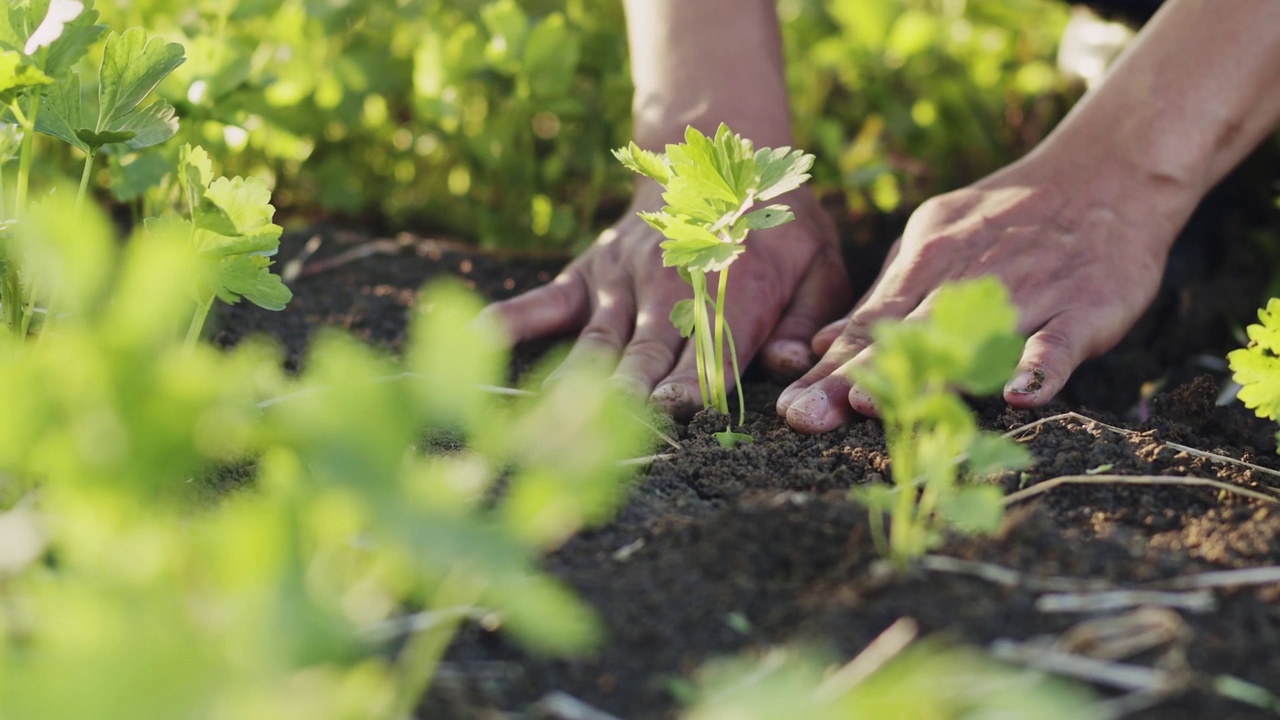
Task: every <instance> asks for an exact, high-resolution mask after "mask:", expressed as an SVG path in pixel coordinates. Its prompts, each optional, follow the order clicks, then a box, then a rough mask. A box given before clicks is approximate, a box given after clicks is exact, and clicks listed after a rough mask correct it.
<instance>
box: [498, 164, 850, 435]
mask: <svg viewBox="0 0 1280 720" xmlns="http://www.w3.org/2000/svg"><path fill="white" fill-rule="evenodd" d="M660 193H661V191H660V188H658V186H657V185H655V184H653V183H650V182H649V181H643V182H642V184H641V185H640V186H639V187H638V189H637V194H636V198H635V200H634V201H633V203H632V207H631V209H630V210H629V211H628V212H627V213H626V214H625V215H624V216H623V218H622V219H621V220H619V221H618V223H617V224H615V225H614V226H613V227H611V228H609V229H608V230H606V231H605V232H604V233H602V234H601V235H600V237H599V238H598V239H597V240H596V242H595V244H594V245H592V246H591V247H590V248H589V249H588V250H587V251H586V252H584V253H583V254H582V255H581V256H579V257H578V258H577V259H575V260H574V261H573V262H572V263H570V264H569V266H568V267H566V268H565V269H564V271H563V272H561V273H560V275H559V276H557V277H556V279H555V280H553V281H552V282H550V283H549V284H547V285H545V286H543V287H540V288H537V289H535V290H532V291H530V292H527V293H525V294H523V295H520V296H518V297H515V298H512V299H510V300H506V301H503V302H499V303H495V304H493V305H491V306H490V307H489V308H488V309H487V310H486V312H491V313H495V314H497V315H498V316H499V317H500V318H501V320H502V322H503V325H504V326H505V327H506V328H507V331H508V333H509V335H510V338H511V340H512V341H513V342H522V341H526V340H531V339H534V338H538V337H544V336H549V335H557V334H563V333H566V332H573V331H580V332H579V334H578V339H577V342H576V343H575V344H574V347H573V349H572V350H571V351H570V353H569V356H568V357H567V358H566V360H565V363H564V366H562V369H568V368H571V367H574V366H576V365H579V364H582V363H592V362H601V361H602V360H601V359H603V362H606V363H610V364H616V365H615V367H616V369H615V371H614V378H615V380H616V381H617V382H618V383H619V384H620V385H621V386H623V387H625V388H627V389H629V390H631V391H632V392H634V393H636V394H638V395H642V396H643V395H649V396H650V398H651V399H652V401H653V403H654V404H655V405H657V406H658V407H659V408H661V409H663V410H665V411H667V412H669V413H671V414H673V415H676V416H677V417H687V416H690V415H692V414H693V413H694V412H696V411H697V410H698V409H700V408H701V407H702V399H701V396H700V393H699V390H698V379H697V377H698V376H697V365H696V361H695V357H694V348H693V346H692V345H690V344H688V343H687V342H686V341H685V339H684V338H681V337H680V334H679V332H677V330H676V329H675V327H673V326H672V324H671V321H670V319H669V315H670V312H671V308H672V306H673V305H674V304H675V303H676V301H678V300H682V299H684V298H687V297H692V295H693V293H692V289H691V288H690V287H689V285H688V284H687V283H686V282H684V281H683V280H681V279H680V277H679V275H678V274H677V273H676V271H675V269H674V268H667V267H663V265H662V250H661V249H660V248H659V243H661V242H662V239H663V238H662V236H661V235H659V234H658V233H657V232H656V231H654V230H653V229H652V228H650V227H649V226H648V225H646V224H645V223H644V222H643V221H642V220H640V219H639V218H638V217H636V215H635V212H636V211H637V210H656V209H658V208H660V207H661V206H662V198H661V194H660ZM779 202H782V203H787V204H790V205H791V206H792V210H793V212H794V213H795V215H796V220H795V221H794V222H792V223H789V224H787V225H784V226H781V227H778V228H774V229H772V230H764V231H758V232H756V233H752V235H751V237H750V238H749V239H748V240H747V243H748V249H747V252H746V253H744V254H743V256H742V257H741V258H740V259H739V260H738V261H737V262H736V263H734V265H733V268H732V272H731V273H730V275H729V290H728V292H729V304H728V306H727V307H726V310H725V316H726V318H727V320H728V322H729V327H730V328H731V329H732V331H733V334H734V340H735V343H736V345H737V349H738V353H739V359H740V361H741V364H742V365H743V366H744V367H745V365H746V364H747V362H749V361H750V359H751V358H752V357H753V356H754V355H755V354H756V352H757V351H758V350H760V349H761V348H763V352H762V359H763V360H764V362H765V364H766V365H767V366H768V367H769V368H770V369H771V370H773V371H774V372H777V373H779V374H783V375H785V376H788V377H796V376H797V375H799V374H800V373H802V372H804V370H805V369H807V368H808V367H810V364H811V355H810V353H809V345H810V339H811V338H812V337H813V334H814V333H815V332H816V331H817V329H818V328H820V327H822V325H823V324H824V323H826V322H828V321H830V320H832V319H833V318H836V317H838V316H839V314H840V313H841V312H844V311H845V310H846V309H847V308H848V306H849V302H850V300H851V297H852V294H851V291H850V289H849V285H848V278H847V275H846V273H845V270H844V264H843V262H842V261H841V258H840V253H839V248H838V245H837V241H836V236H835V230H834V227H833V225H832V223H831V220H830V218H829V217H828V216H827V215H826V213H825V212H824V211H823V210H822V209H821V208H820V207H819V205H818V203H817V201H816V199H814V197H813V196H812V195H811V194H810V193H808V192H807V191H803V190H801V191H796V192H795V193H791V194H789V195H786V196H783V197H782V198H780V199H779ZM725 371H726V373H727V375H726V377H728V378H730V380H732V378H733V373H732V370H731V368H729V367H726V368H725Z"/></svg>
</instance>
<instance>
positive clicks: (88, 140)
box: [76, 128, 136, 152]
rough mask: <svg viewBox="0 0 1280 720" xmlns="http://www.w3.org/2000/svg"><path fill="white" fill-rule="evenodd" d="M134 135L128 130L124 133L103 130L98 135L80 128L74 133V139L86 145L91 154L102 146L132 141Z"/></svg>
mask: <svg viewBox="0 0 1280 720" xmlns="http://www.w3.org/2000/svg"><path fill="white" fill-rule="evenodd" d="M134 135H136V133H134V132H132V131H128V130H126V131H118V130H104V131H102V132H100V133H96V132H94V131H92V130H90V129H89V128H80V129H79V130H77V131H76V138H78V139H79V140H80V142H82V143H84V144H85V145H87V146H88V147H89V150H90V151H91V152H93V151H96V150H97V149H98V148H100V147H102V146H103V145H109V144H111V143H122V142H126V141H128V140H132V139H133V137H134Z"/></svg>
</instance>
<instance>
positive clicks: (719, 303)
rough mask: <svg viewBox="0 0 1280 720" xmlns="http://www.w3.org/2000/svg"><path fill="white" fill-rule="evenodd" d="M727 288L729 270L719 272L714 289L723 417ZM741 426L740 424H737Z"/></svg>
mask: <svg viewBox="0 0 1280 720" xmlns="http://www.w3.org/2000/svg"><path fill="white" fill-rule="evenodd" d="M728 287H729V268H725V269H723V270H721V271H720V286H719V287H717V288H716V302H715V305H716V339H715V358H716V360H715V365H716V371H717V372H719V373H721V381H720V400H721V402H722V403H723V404H724V407H723V408H720V412H722V413H724V414H725V415H728V414H729V397H728V392H727V391H726V390H725V387H724V378H723V373H724V327H725V323H724V298H725V290H726V289H728ZM738 424H739V425H741V424H742V423H738Z"/></svg>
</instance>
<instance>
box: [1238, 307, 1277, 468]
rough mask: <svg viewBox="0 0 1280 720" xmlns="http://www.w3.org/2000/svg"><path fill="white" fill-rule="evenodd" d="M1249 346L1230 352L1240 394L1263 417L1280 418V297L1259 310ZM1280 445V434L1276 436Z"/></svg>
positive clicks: (1252, 327)
mask: <svg viewBox="0 0 1280 720" xmlns="http://www.w3.org/2000/svg"><path fill="white" fill-rule="evenodd" d="M1245 332H1246V333H1248V335H1249V345H1248V346H1247V347H1243V348H1240V349H1239V350H1232V351H1231V352H1230V353H1227V362H1228V363H1229V364H1230V366H1231V372H1232V373H1233V377H1234V378H1235V381H1236V382H1238V383H1240V392H1239V393H1237V397H1239V398H1240V401H1241V402H1243V403H1244V406H1245V407H1247V408H1249V409H1250V410H1252V411H1254V413H1256V414H1257V415H1258V417H1260V418H1266V419H1268V420H1271V421H1275V420H1278V419H1280V298H1272V299H1271V300H1269V301H1268V302H1267V306H1266V307H1265V308H1262V309H1260V310H1258V322H1257V323H1256V324H1254V325H1250V326H1249V327H1248V328H1246V330H1245ZM1276 442H1277V444H1280V433H1277V435H1276Z"/></svg>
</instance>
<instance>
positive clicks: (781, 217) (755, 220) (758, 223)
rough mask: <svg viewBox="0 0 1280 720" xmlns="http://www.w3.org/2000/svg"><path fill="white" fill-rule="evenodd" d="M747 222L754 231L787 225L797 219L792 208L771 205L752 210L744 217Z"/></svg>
mask: <svg viewBox="0 0 1280 720" xmlns="http://www.w3.org/2000/svg"><path fill="white" fill-rule="evenodd" d="M742 219H743V220H745V221H746V223H747V227H748V228H750V229H752V230H767V229H769V228H773V227H778V226H779V225H786V224H787V223H789V222H791V221H792V220H795V219H796V216H795V213H793V212H791V208H789V207H787V206H786V205H770V206H768V207H763V208H760V209H759V210H752V211H751V212H749V213H747V214H746V215H743V216H742Z"/></svg>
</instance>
